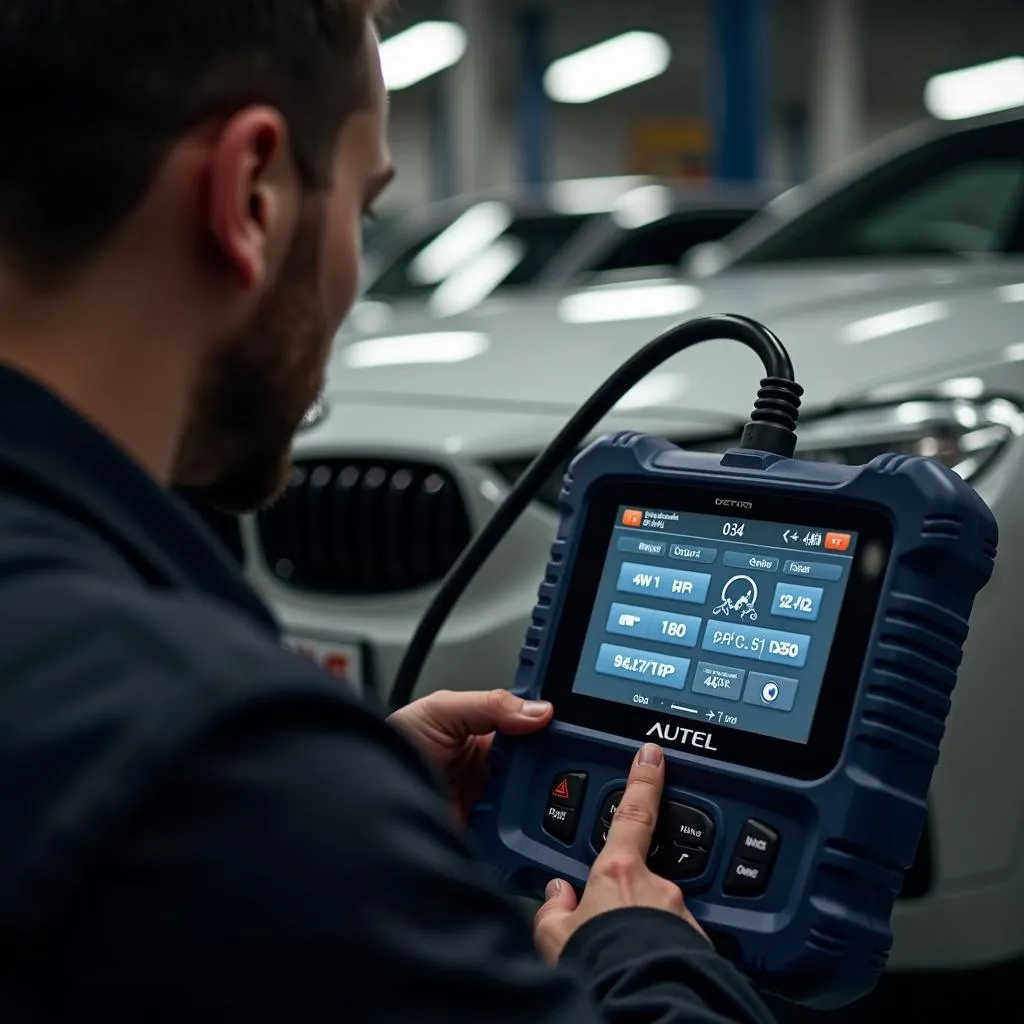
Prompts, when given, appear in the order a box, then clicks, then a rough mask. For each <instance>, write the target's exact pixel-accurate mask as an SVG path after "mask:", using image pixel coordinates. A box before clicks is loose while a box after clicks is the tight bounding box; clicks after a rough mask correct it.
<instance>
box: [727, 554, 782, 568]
mask: <svg viewBox="0 0 1024 1024" xmlns="http://www.w3.org/2000/svg"><path fill="white" fill-rule="evenodd" d="M723 561H724V562H725V564H726V565H728V566H729V567H730V568H733V569H748V570H754V571H756V572H778V570H779V560H778V559H777V558H773V557H772V556H771V555H758V554H752V553H751V552H749V551H727V552H726V553H725V558H724V559H723Z"/></svg>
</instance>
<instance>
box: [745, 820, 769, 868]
mask: <svg viewBox="0 0 1024 1024" xmlns="http://www.w3.org/2000/svg"><path fill="white" fill-rule="evenodd" d="M778 846H779V833H778V832H776V831H775V829H773V828H769V827H768V826H767V825H765V824H764V822H761V821H756V820H755V819H753V818H750V819H749V820H748V821H747V822H746V824H745V825H744V826H743V831H742V832H740V837H739V839H738V840H737V842H736V856H737V857H741V858H743V859H745V860H753V861H760V862H762V863H764V864H771V863H772V862H773V861H774V860H775V853H776V851H777V850H778Z"/></svg>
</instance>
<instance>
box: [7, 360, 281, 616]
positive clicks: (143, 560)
mask: <svg viewBox="0 0 1024 1024" xmlns="http://www.w3.org/2000/svg"><path fill="white" fill-rule="evenodd" d="M0 467H3V469H4V473H3V477H4V478H5V479H3V481H2V483H0V492H2V491H3V490H8V491H13V492H15V493H19V494H27V495H30V496H31V497H32V499H33V500H35V501H38V502H40V503H41V504H45V505H47V506H50V507H52V508H55V509H57V510H58V511H60V512H61V513H63V514H65V515H67V516H70V517H71V518H73V519H75V520H77V521H78V522H80V523H82V524H83V525H85V526H86V527H87V528H88V529H90V530H91V531H92V532H94V533H95V534H97V536H98V537H101V538H102V540H103V541H105V542H106V543H107V544H109V545H112V546H114V547H116V548H117V549H118V550H119V551H120V553H121V554H122V556H123V557H124V558H125V559H126V560H127V561H129V562H130V563H131V564H132V566H133V567H134V568H135V570H136V572H138V573H139V574H140V576H142V577H143V579H145V580H146V581H147V582H148V583H149V584H150V585H152V586H157V587H167V588H171V589H177V590H192V591H197V592H200V593H203V594H205V595H207V596H210V597H213V598H216V599H219V600H221V601H224V602H227V603H228V604H231V605H234V606H235V607H236V608H238V609H239V610H241V611H242V612H244V613H245V614H247V615H248V616H249V617H250V618H254V619H256V620H258V621H259V623H260V624H261V625H262V626H263V627H264V628H268V629H270V630H272V631H273V632H274V633H275V634H277V632H278V626H277V623H276V622H275V620H274V617H273V616H272V614H271V613H270V611H269V609H268V608H267V607H266V605H265V604H264V603H263V602H262V601H261V600H260V598H259V597H258V596H257V594H256V593H255V591H254V590H253V589H252V588H251V587H250V586H249V584H248V583H247V582H246V580H245V579H244V577H243V576H242V573H241V569H240V567H239V566H238V565H237V564H236V563H235V562H234V561H233V560H232V558H231V556H230V554H229V553H228V552H227V551H226V550H224V547H223V545H222V544H221V543H220V541H219V540H218V539H217V538H216V537H215V536H214V534H213V532H212V531H211V530H210V529H209V527H207V525H206V524H205V523H204V522H203V521H202V519H201V518H200V517H199V516H198V515H197V514H196V513H195V512H193V511H192V509H191V508H189V506H188V505H187V504H186V503H185V502H184V501H183V500H182V499H180V498H179V497H178V496H176V495H174V494H172V493H170V492H168V491H166V490H165V489H164V488H162V487H161V486H160V485H159V484H158V483H157V482H156V481H155V480H154V479H153V478H152V477H150V476H149V474H148V473H146V472H145V471H144V470H143V469H142V467H141V466H139V465H138V464H137V463H136V462H135V461H134V460H133V459H132V458H131V457H130V456H129V455H128V454H127V453H126V452H124V451H123V450H122V449H121V448H119V447H118V446H117V445H116V444H114V443H113V442H112V441H111V440H110V439H109V438H107V437H106V436H105V435H104V434H102V433H101V432H100V431H99V430H98V429H97V428H95V427H94V426H92V425H91V424H90V423H88V422H87V421H86V420H85V419H83V418H82V417H80V416H79V415H78V414H77V413H76V412H74V411H73V410H72V409H71V408H70V407H69V406H68V405H66V404H65V403H64V402H63V401H61V400H60V399H59V398H58V397H57V396H56V395H55V394H53V393H52V392H51V391H49V390H48V389H46V388H45V387H43V386H42V385H40V384H38V383H36V382H35V381H33V380H31V379H30V378H29V377H27V376H25V375H23V374H21V373H19V372H18V371H16V370H14V369H12V368H10V367H7V366H4V365H2V364H0Z"/></svg>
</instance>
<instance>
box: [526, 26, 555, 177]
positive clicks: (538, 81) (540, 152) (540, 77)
mask: <svg viewBox="0 0 1024 1024" xmlns="http://www.w3.org/2000/svg"><path fill="white" fill-rule="evenodd" d="M544 27H545V15H544V13H543V12H541V11H539V10H527V11H524V12H523V14H522V15H521V16H520V19H519V36H520V52H521V70H520V100H519V104H520V106H519V117H520V148H521V151H522V155H523V172H522V173H523V181H524V183H525V184H527V185H529V186H531V187H535V186H537V185H541V184H543V182H544V181H546V180H547V171H548V168H547V127H548V126H547V115H548V98H547V96H546V95H545V93H544Z"/></svg>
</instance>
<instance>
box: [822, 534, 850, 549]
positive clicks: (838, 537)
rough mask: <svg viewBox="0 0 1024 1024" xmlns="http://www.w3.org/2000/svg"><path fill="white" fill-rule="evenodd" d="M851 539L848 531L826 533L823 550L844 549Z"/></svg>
mask: <svg viewBox="0 0 1024 1024" xmlns="http://www.w3.org/2000/svg"><path fill="white" fill-rule="evenodd" d="M852 539H853V538H852V537H851V536H850V534H848V533H826V534H825V550H826V551H845V550H846V549H847V548H848V547H849V546H850V541H851V540H852Z"/></svg>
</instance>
